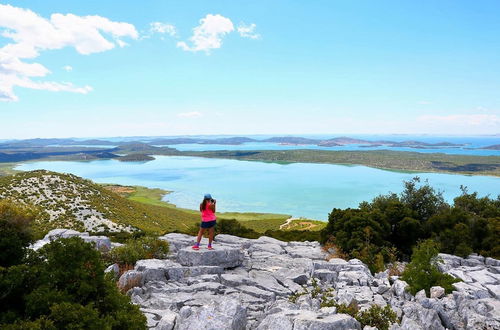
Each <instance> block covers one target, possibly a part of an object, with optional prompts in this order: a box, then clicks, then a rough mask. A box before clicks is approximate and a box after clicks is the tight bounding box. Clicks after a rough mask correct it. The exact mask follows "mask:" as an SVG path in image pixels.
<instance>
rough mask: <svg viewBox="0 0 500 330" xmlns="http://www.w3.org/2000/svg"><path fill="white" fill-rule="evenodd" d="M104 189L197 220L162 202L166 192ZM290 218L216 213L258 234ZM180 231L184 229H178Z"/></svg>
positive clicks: (194, 213) (191, 213) (116, 187)
mask: <svg viewBox="0 0 500 330" xmlns="http://www.w3.org/2000/svg"><path fill="white" fill-rule="evenodd" d="M104 187H105V188H106V189H108V190H111V191H113V192H115V193H118V194H119V195H121V196H122V197H126V198H127V199H129V200H131V201H134V202H139V203H141V204H146V205H150V206H155V207H158V206H159V207H162V208H163V209H165V211H166V212H167V211H168V212H172V211H175V212H179V213H180V214H182V213H183V214H185V215H186V218H189V219H193V217H195V218H196V219H197V220H199V212H198V211H196V210H190V209H185V208H179V207H176V206H175V205H173V204H170V203H167V202H164V201H162V200H161V199H162V197H163V196H164V195H166V194H168V193H169V191H167V190H163V189H157V188H156V189H155V188H153V189H150V188H146V187H141V186H133V187H131V186H120V185H113V184H105V185H104ZM288 218H290V216H289V215H286V214H273V213H253V212H245V213H240V212H217V219H219V220H226V219H227V220H228V219H234V220H237V221H239V222H241V223H242V224H243V225H244V226H245V227H247V228H250V229H253V230H255V231H256V232H259V233H264V232H265V231H266V230H269V229H271V230H277V229H279V227H280V226H281V225H282V224H283V223H285V221H286V220H287V219H288ZM179 229H180V230H182V229H185V227H183V228H179Z"/></svg>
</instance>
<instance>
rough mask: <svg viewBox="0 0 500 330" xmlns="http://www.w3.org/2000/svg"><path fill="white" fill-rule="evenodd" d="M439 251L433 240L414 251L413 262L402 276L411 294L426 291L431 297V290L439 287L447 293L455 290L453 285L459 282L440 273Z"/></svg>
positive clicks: (423, 243)
mask: <svg viewBox="0 0 500 330" xmlns="http://www.w3.org/2000/svg"><path fill="white" fill-rule="evenodd" d="M438 251H439V250H438V245H437V243H436V242H434V241H432V240H426V241H423V242H421V243H419V244H418V245H417V247H415V248H414V249H413V254H412V258H411V262H410V263H409V264H408V265H407V266H406V269H405V271H404V272H403V274H402V276H401V278H402V279H403V280H404V281H406V282H407V283H408V285H409V291H410V292H411V294H413V295H415V294H416V293H417V292H418V291H420V290H422V289H424V290H425V292H426V293H427V295H429V294H430V288H431V287H433V286H437V285H439V286H441V287H443V288H444V289H445V291H446V293H450V292H451V291H452V290H453V286H452V284H453V283H455V282H458V280H457V279H455V278H454V277H452V276H451V275H448V274H443V273H441V272H440V271H439V269H438V267H437V262H438V261H439V259H438Z"/></svg>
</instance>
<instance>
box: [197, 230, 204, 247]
mask: <svg viewBox="0 0 500 330" xmlns="http://www.w3.org/2000/svg"><path fill="white" fill-rule="evenodd" d="M204 232H205V228H200V231H199V232H198V238H197V239H196V244H198V245H200V242H201V238H202V237H203V233H204Z"/></svg>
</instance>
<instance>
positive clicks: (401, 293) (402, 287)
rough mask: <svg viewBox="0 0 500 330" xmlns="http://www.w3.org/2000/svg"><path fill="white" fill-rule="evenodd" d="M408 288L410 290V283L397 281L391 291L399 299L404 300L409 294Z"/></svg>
mask: <svg viewBox="0 0 500 330" xmlns="http://www.w3.org/2000/svg"><path fill="white" fill-rule="evenodd" d="M407 288H408V283H406V282H405V281H401V280H396V281H394V284H393V285H392V287H391V290H392V292H393V293H394V294H395V295H396V296H397V297H401V298H404V297H405V294H406V293H407V292H406V289H407Z"/></svg>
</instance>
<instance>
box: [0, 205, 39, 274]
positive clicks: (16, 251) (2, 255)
mask: <svg viewBox="0 0 500 330" xmlns="http://www.w3.org/2000/svg"><path fill="white" fill-rule="evenodd" d="M33 219H34V216H33V214H32V213H31V211H30V210H28V209H25V208H21V207H18V206H15V205H14V204H13V203H11V202H9V201H7V200H3V201H0V267H9V266H12V265H16V264H19V263H20V262H21V261H22V259H23V257H24V255H25V253H26V248H27V246H28V244H29V243H31V242H32V241H33V236H32V233H31V223H32V222H33Z"/></svg>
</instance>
